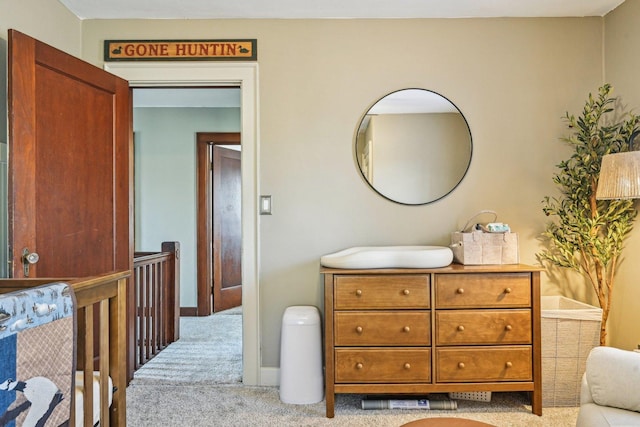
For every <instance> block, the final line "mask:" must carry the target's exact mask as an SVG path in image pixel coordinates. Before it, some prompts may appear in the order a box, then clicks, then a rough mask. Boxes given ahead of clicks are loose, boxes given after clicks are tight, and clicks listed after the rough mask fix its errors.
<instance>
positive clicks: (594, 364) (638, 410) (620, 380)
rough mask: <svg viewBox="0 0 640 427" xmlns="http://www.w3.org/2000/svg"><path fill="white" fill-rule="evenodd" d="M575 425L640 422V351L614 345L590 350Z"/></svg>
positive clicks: (579, 426)
mask: <svg viewBox="0 0 640 427" xmlns="http://www.w3.org/2000/svg"><path fill="white" fill-rule="evenodd" d="M576 426H577V427H596V426H620V427H621V426H640V353H636V352H633V351H626V350H620V349H617V348H613V347H596V348H594V349H593V350H591V352H590V353H589V357H588V358H587V367H586V372H585V374H584V376H583V377H582V388H581V389H580V411H579V413H578V421H577V423H576Z"/></svg>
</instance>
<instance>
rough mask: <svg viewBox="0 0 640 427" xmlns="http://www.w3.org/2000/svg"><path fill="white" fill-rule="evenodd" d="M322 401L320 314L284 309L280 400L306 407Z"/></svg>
mask: <svg viewBox="0 0 640 427" xmlns="http://www.w3.org/2000/svg"><path fill="white" fill-rule="evenodd" d="M323 397H324V381H323V375H322V334H321V324H320V313H319V311H318V309H317V308H316V307H314V306H308V305H295V306H291V307H287V309H286V310H285V311H284V314H283V316H282V332H281V341H280V400H282V401H283V402H284V403H295V404H308V403H317V402H320V401H321V400H322V399H323Z"/></svg>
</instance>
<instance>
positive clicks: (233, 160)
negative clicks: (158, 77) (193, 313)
mask: <svg viewBox="0 0 640 427" xmlns="http://www.w3.org/2000/svg"><path fill="white" fill-rule="evenodd" d="M212 175H213V179H212V182H213V311H214V312H218V311H222V310H227V309H229V308H233V307H237V306H239V305H241V304H242V271H241V259H242V216H241V211H242V209H241V199H242V178H241V175H240V151H238V150H232V149H229V148H222V147H220V146H218V145H214V146H213V167H212Z"/></svg>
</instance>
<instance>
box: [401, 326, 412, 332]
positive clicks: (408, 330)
mask: <svg viewBox="0 0 640 427" xmlns="http://www.w3.org/2000/svg"><path fill="white" fill-rule="evenodd" d="M402 330H403V331H404V332H410V331H411V328H410V327H408V326H405V327H404V328H402Z"/></svg>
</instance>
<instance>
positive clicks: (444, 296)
mask: <svg viewBox="0 0 640 427" xmlns="http://www.w3.org/2000/svg"><path fill="white" fill-rule="evenodd" d="M435 287H436V289H435V291H436V304H435V305H436V308H475V307H478V308H481V307H529V306H530V305H531V279H530V275H529V274H528V273H508V274H507V273H474V274H438V275H436V276H435Z"/></svg>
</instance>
